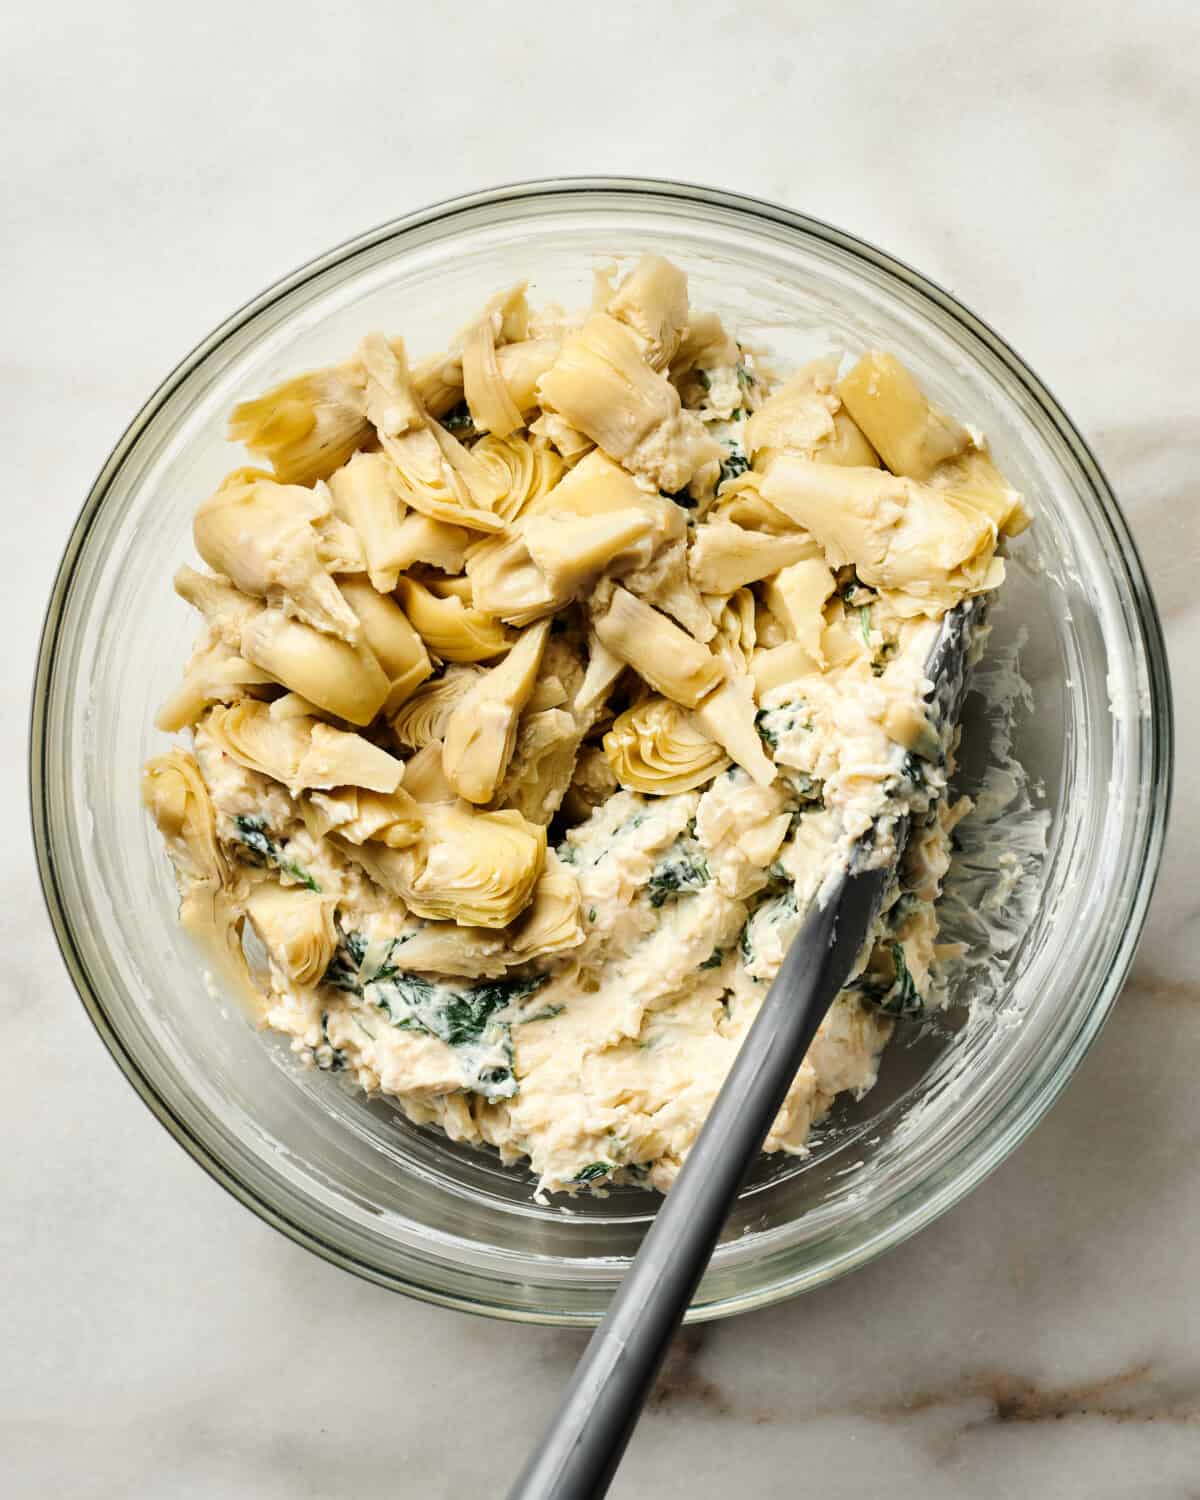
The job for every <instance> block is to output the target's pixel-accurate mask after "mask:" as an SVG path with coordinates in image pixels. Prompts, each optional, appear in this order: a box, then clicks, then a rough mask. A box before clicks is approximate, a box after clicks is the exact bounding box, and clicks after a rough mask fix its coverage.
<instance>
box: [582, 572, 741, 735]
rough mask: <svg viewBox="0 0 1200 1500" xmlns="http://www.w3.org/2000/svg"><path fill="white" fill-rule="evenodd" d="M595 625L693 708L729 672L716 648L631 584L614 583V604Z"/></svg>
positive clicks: (619, 652)
mask: <svg viewBox="0 0 1200 1500" xmlns="http://www.w3.org/2000/svg"><path fill="white" fill-rule="evenodd" d="M592 624H593V629H594V630H595V632H596V635H597V636H598V638H599V639H600V640H601V641H602V642H603V644H604V645H605V646H607V647H608V649H609V650H610V651H611V652H612V654H613V655H614V656H616V657H619V658H620V659H621V661H623V662H625V663H626V664H627V665H628V666H631V667H632V668H633V669H634V671H635V672H637V673H638V674H639V676H641V677H642V678H644V679H645V681H646V682H648V683H649V684H650V686H651V687H652V688H655V689H656V690H657V691H658V692H660V693H662V694H663V695H664V696H665V697H668V698H673V699H674V700H675V701H676V702H677V703H682V704H683V705H684V706H685V707H687V708H695V706H696V704H697V703H699V701H700V699H701V698H703V697H704V696H705V694H706V693H709V692H711V691H712V689H713V688H714V687H716V686H717V684H718V683H719V682H720V681H721V680H722V679H723V678H724V677H725V665H724V663H723V662H722V661H720V660H719V659H718V658H717V657H715V656H714V655H713V654H712V652H711V651H709V650H708V649H707V648H706V647H704V646H702V645H700V643H699V642H698V641H695V640H693V639H692V637H691V636H690V635H688V634H687V633H686V632H685V631H683V630H680V628H679V626H678V625H674V624H672V622H671V621H670V620H668V619H667V617H666V616H665V615H662V614H659V612H658V611H657V610H656V609H653V608H651V606H650V605H649V604H645V603H643V601H642V600H641V599H638V598H637V597H635V595H633V594H631V593H630V592H629V591H628V590H627V589H623V588H620V587H617V588H614V589H613V590H612V596H611V599H610V601H609V603H608V607H607V608H606V609H605V610H604V611H603V612H602V613H599V614H597V615H595V616H593V622H592Z"/></svg>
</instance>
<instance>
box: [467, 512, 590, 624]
mask: <svg viewBox="0 0 1200 1500" xmlns="http://www.w3.org/2000/svg"><path fill="white" fill-rule="evenodd" d="M467 577H468V578H469V579H470V581H471V600H472V604H473V606H474V608H475V609H477V610H481V611H483V612H484V613H485V614H487V615H496V616H498V617H499V618H500V619H502V620H507V621H508V623H509V624H510V625H518V626H520V625H529V624H532V622H533V621H535V620H540V619H543V618H545V616H547V615H552V614H554V613H556V612H557V611H558V610H560V609H562V608H564V607H565V606H566V605H567V604H569V603H570V602H571V599H572V598H573V592H572V590H571V589H570V588H564V589H555V588H553V587H552V586H551V584H550V581H549V579H548V578H547V577H546V575H545V573H543V572H542V570H541V568H539V567H538V565H537V563H535V562H534V560H533V558H532V557H531V556H530V555H529V548H528V546H526V543H525V538H524V536H522V535H521V533H520V532H519V531H515V532H512V533H510V534H509V535H508V536H504V537H494V538H489V539H488V540H487V541H486V542H484V543H483V544H482V545H480V546H479V547H476V548H475V549H474V550H473V551H472V553H471V556H470V557H469V558H468V559H467Z"/></svg>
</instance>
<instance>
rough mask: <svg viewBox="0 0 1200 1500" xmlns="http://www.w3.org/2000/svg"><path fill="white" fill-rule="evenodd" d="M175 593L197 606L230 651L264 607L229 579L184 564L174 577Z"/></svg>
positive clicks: (194, 606) (239, 641) (238, 644)
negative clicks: (245, 628) (199, 571)
mask: <svg viewBox="0 0 1200 1500" xmlns="http://www.w3.org/2000/svg"><path fill="white" fill-rule="evenodd" d="M174 587H175V592H176V593H177V594H178V595H179V597H180V598H181V599H185V600H186V601H187V602H188V603H189V604H190V605H192V606H193V608H195V609H198V610H199V611H200V613H201V614H202V615H203V616H204V618H205V620H206V621H207V622H208V624H209V625H210V626H211V627H212V629H213V630H214V631H215V632H216V634H217V635H218V636H219V637H220V639H221V640H222V641H223V642H224V643H225V645H227V646H228V647H229V648H230V649H231V650H233V651H237V650H238V649H239V648H240V646H241V642H242V630H243V628H244V627H245V626H246V625H248V624H249V623H250V621H251V620H254V619H257V617H258V616H259V615H260V614H262V611H263V606H262V603H261V602H260V601H259V600H258V599H252V598H250V596H249V595H247V594H243V593H242V591H241V589H238V588H235V587H234V585H233V584H232V583H230V581H229V579H228V578H222V577H219V576H216V577H214V575H213V574H211V573H198V572H197V571H196V569H195V568H189V567H187V566H186V564H185V565H184V566H183V567H182V568H180V569H179V570H178V572H177V573H176V574H175V578H174Z"/></svg>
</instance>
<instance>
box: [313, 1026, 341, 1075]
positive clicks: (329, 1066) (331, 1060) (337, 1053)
mask: <svg viewBox="0 0 1200 1500" xmlns="http://www.w3.org/2000/svg"><path fill="white" fill-rule="evenodd" d="M313 1061H314V1062H315V1063H316V1065H317V1067H318V1068H320V1069H321V1070H322V1072H325V1073H340V1072H341V1071H342V1069H343V1068H346V1067H348V1066H349V1063H348V1061H347V1059H346V1054H345V1053H344V1052H343V1051H342V1049H341V1048H340V1047H335V1046H334V1045H333V1043H332V1042H331V1041H330V1040H329V1012H328V1011H323V1012H322V1013H321V1041H320V1043H319V1044H318V1045H317V1046H316V1047H314V1048H313Z"/></svg>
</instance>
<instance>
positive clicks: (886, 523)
mask: <svg viewBox="0 0 1200 1500" xmlns="http://www.w3.org/2000/svg"><path fill="white" fill-rule="evenodd" d="M763 493H764V494H765V495H766V497H767V499H768V501H770V503H771V504H772V505H776V506H778V508H779V509H780V510H782V511H785V512H786V513H787V514H788V515H790V516H791V517H792V519H793V520H794V521H796V522H797V524H798V525H800V526H804V527H806V528H807V529H808V530H809V531H811V532H812V534H813V536H815V537H816V539H817V541H818V542H819V543H820V544H821V547H822V549H823V551H824V553H825V556H826V559H827V560H828V562H829V564H830V566H832V567H835V568H836V567H842V566H844V565H845V564H847V563H853V564H854V567H855V569H856V571H857V573H858V576H859V578H860V579H862V581H863V582H864V583H867V584H871V585H873V586H874V587H876V588H883V589H889V590H892V591H893V592H894V593H895V594H896V595H897V596H898V598H897V599H896V600H893V607H894V608H895V609H896V611H897V613H899V614H902V615H915V614H930V615H937V614H940V613H942V612H943V611H944V610H946V609H948V608H950V606H951V605H953V604H955V603H957V602H958V600H960V599H962V598H963V597H964V596H966V595H971V594H979V593H982V592H984V591H985V590H986V589H991V588H995V587H997V586H998V585H999V583H1000V581H1001V580H1002V578H1003V576H1004V565H1003V563H1002V562H1001V561H1000V560H999V559H998V558H997V557H996V556H995V550H996V526H995V523H994V522H993V521H992V520H991V519H990V518H989V517H988V516H986V515H985V514H984V513H983V512H982V511H979V510H977V509H976V508H975V507H973V506H969V505H966V504H964V503H960V502H956V501H955V499H954V497H953V496H952V495H950V494H949V493H948V492H945V491H940V490H935V489H932V488H930V487H929V486H928V485H922V484H918V483H917V482H916V481H915V480H912V479H903V478H899V477H897V476H895V475H892V474H889V473H887V472H886V471H884V470H882V469H850V468H837V467H834V466H832V465H829V464H820V463H815V462H813V461H812V460H811V459H805V458H799V457H797V456H796V455H794V454H790V453H789V454H784V455H782V456H780V457H779V458H777V459H776V461H775V463H774V464H773V465H772V467H771V472H770V474H769V475H768V476H767V478H766V479H765V481H764V483H763Z"/></svg>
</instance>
